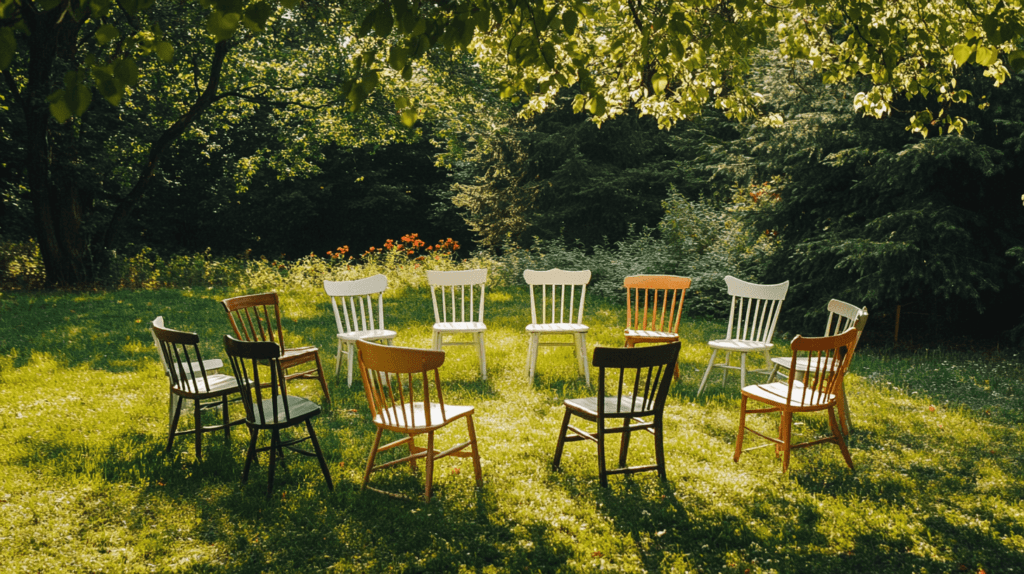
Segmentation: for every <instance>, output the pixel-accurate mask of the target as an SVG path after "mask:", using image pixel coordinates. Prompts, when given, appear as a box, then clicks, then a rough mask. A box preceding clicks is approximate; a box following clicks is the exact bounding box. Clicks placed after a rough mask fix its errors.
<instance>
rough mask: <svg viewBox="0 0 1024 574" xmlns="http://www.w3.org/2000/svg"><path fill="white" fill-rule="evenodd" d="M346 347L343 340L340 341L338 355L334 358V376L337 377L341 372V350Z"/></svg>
mask: <svg viewBox="0 0 1024 574" xmlns="http://www.w3.org/2000/svg"><path fill="white" fill-rule="evenodd" d="M344 345H345V343H344V342H342V340H341V339H338V354H337V355H335V357H334V376H335V377H337V376H338V373H340V372H341V353H342V351H341V348H342V347H343V346H344Z"/></svg>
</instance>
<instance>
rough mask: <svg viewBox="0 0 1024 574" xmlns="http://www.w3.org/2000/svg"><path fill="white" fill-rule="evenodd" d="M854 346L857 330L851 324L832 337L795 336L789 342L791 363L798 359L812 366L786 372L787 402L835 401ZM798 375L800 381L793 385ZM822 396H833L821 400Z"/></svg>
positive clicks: (815, 403) (809, 403) (816, 402)
mask: <svg viewBox="0 0 1024 574" xmlns="http://www.w3.org/2000/svg"><path fill="white" fill-rule="evenodd" d="M856 346H857V329H856V328H854V327H851V328H849V329H847V330H846V331H844V332H842V333H840V334H838V335H833V336H831V337H803V336H800V335H797V336H796V337H794V338H793V341H792V343H790V348H791V349H792V352H793V362H792V363H791V364H794V365H795V364H797V361H798V360H799V361H807V363H808V365H809V366H810V367H811V368H810V369H809V370H807V371H800V370H798V369H791V370H790V371H789V381H788V383H787V384H788V386H789V388H788V390H787V391H786V399H787V401H788V402H789V404H790V405H799V406H805V405H806V406H812V405H816V406H821V405H824V404H826V403H829V402H832V401H835V400H836V395H837V393H839V392H840V390H841V385H842V381H843V376H845V375H846V369H847V367H849V366H850V359H851V358H853V351H854V349H855V348H856ZM798 376H801V377H803V381H800V382H802V384H797V385H794V381H798V379H797V377H798ZM825 395H831V397H832V398H831V399H829V400H824V399H825Z"/></svg>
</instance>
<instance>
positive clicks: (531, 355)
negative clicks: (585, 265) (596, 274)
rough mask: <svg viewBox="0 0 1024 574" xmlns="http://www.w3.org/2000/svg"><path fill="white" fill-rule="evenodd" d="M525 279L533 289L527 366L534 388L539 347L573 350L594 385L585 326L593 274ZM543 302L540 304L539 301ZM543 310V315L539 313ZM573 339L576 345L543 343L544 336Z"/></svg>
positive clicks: (531, 274) (536, 274)
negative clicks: (589, 288)
mask: <svg viewBox="0 0 1024 574" xmlns="http://www.w3.org/2000/svg"><path fill="white" fill-rule="evenodd" d="M523 279H525V280H526V283H527V284H528V285H529V286H530V319H531V320H530V324H529V325H527V326H526V334H527V335H529V336H530V346H529V348H528V349H527V355H526V366H527V370H528V373H529V374H528V378H529V381H530V384H531V385H532V384H533V378H534V375H535V373H536V371H537V353H538V350H539V347H541V346H550V347H573V348H574V350H575V353H576V362H577V365H578V367H579V370H580V374H581V375H583V377H584V379H585V380H586V381H587V385H590V367H589V365H588V364H587V331H589V330H590V327H588V326H586V325H584V324H583V304H584V301H585V299H586V295H587V283H590V271H589V270H586V271H563V270H561V269H550V270H548V271H534V270H532V269H527V270H526V271H523ZM538 299H539V300H538ZM538 310H539V313H538ZM551 335H555V336H564V335H570V336H571V337H572V339H573V340H572V342H571V343H570V342H564V341H554V342H542V341H541V340H540V338H541V336H551Z"/></svg>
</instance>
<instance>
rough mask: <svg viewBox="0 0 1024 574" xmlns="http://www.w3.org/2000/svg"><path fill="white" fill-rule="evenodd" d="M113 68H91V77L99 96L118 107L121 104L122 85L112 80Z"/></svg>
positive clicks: (114, 79)
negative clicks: (93, 79) (94, 81)
mask: <svg viewBox="0 0 1024 574" xmlns="http://www.w3.org/2000/svg"><path fill="white" fill-rule="evenodd" d="M111 72H113V68H112V67H110V66H104V67H99V68H93V70H92V76H93V78H95V80H96V89H97V90H99V92H100V95H101V96H103V97H104V98H105V99H106V100H107V101H108V102H110V103H111V105H114V106H116V105H118V104H120V103H121V96H122V95H123V94H124V84H123V83H121V82H119V81H118V80H117V79H116V78H114V76H113V74H112V73H111Z"/></svg>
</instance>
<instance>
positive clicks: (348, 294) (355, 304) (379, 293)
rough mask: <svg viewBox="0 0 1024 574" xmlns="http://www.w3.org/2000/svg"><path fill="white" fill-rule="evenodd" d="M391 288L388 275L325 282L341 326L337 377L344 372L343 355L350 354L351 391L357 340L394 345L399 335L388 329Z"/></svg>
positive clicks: (335, 361) (349, 375) (335, 359)
mask: <svg viewBox="0 0 1024 574" xmlns="http://www.w3.org/2000/svg"><path fill="white" fill-rule="evenodd" d="M387 288H388V278H387V277H386V276H384V275H374V276H372V277H366V278H363V279H356V280H354V281H324V292H326V293H327V296H328V297H330V298H331V307H333V308H334V322H335V323H336V324H337V326H338V354H337V356H335V358H334V374H335V375H337V374H338V373H339V372H340V370H341V356H342V355H347V356H348V386H349V388H352V373H353V372H354V370H355V356H356V341H359V340H364V341H384V342H385V343H387V344H388V345H390V344H391V342H392V341H393V340H394V339H395V337H397V336H398V333H396V332H395V331H392V330H389V329H385V328H384V291H387ZM374 300H376V301H374ZM339 302H340V305H339ZM375 302H376V311H374V307H375V305H374V303H375Z"/></svg>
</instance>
